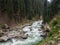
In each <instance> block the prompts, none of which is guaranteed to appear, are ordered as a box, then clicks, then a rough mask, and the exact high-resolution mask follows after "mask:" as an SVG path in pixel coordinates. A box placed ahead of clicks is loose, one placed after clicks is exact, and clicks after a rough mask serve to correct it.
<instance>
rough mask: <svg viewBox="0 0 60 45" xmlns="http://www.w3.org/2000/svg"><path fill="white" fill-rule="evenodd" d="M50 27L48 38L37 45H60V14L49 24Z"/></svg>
mask: <svg viewBox="0 0 60 45" xmlns="http://www.w3.org/2000/svg"><path fill="white" fill-rule="evenodd" d="M54 20H55V21H54ZM49 25H50V27H51V30H50V32H49V33H48V37H47V38H45V40H42V41H40V43H38V44H36V45H60V13H59V14H57V15H56V16H55V17H54V19H53V20H52V21H51V22H49Z"/></svg>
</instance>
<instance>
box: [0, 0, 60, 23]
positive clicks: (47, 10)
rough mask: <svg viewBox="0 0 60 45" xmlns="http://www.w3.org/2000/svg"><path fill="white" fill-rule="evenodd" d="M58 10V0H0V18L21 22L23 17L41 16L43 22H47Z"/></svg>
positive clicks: (30, 18) (59, 3)
mask: <svg viewBox="0 0 60 45" xmlns="http://www.w3.org/2000/svg"><path fill="white" fill-rule="evenodd" d="M59 10H60V1H59V0H53V1H52V2H51V3H49V2H48V1H47V0H0V22H4V21H1V20H5V19H6V20H9V21H7V22H10V20H11V21H12V20H14V21H15V22H22V21H23V20H24V19H28V20H32V18H33V17H36V16H37V17H38V19H39V18H40V16H42V17H43V20H44V23H45V22H49V21H50V20H51V19H52V18H53V17H54V15H55V14H56V13H57V12H58V11H59Z"/></svg>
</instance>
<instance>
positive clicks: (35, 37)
mask: <svg viewBox="0 0 60 45" xmlns="http://www.w3.org/2000/svg"><path fill="white" fill-rule="evenodd" d="M42 22H43V20H39V21H35V22H33V24H32V25H31V26H25V27H23V29H22V30H23V31H24V32H26V33H25V35H28V38H27V39H14V38H13V39H11V40H8V41H7V42H0V45H34V44H37V43H38V42H40V41H41V40H43V37H41V34H43V31H42V30H41V25H42Z"/></svg>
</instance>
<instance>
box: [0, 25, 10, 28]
mask: <svg viewBox="0 0 60 45" xmlns="http://www.w3.org/2000/svg"><path fill="white" fill-rule="evenodd" d="M1 28H2V29H9V28H10V27H9V26H8V25H7V24H3V25H2V26H1Z"/></svg>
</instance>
